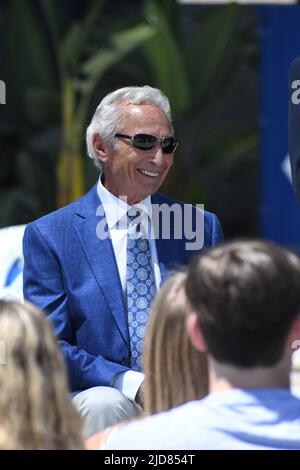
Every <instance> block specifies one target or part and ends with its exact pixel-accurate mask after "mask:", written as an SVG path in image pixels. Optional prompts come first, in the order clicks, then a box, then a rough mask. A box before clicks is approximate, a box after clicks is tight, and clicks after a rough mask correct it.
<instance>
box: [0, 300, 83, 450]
mask: <svg viewBox="0 0 300 470" xmlns="http://www.w3.org/2000/svg"><path fill="white" fill-rule="evenodd" d="M0 342H1V357H0V359H1V360H0V390H1V393H0V449H79V448H83V441H82V435H81V431H82V421H81V418H80V417H79V415H78V414H77V412H76V411H75V409H74V408H73V405H72V402H71V398H70V396H69V393H68V387H67V383H66V375H65V367H64V363H63V360H62V357H61V354H60V351H59V349H58V346H57V343H56V340H55V338H54V336H53V334H52V330H51V327H50V324H49V323H48V322H47V321H46V319H44V318H43V314H42V313H41V312H40V311H39V310H37V309H36V308H35V307H33V306H32V305H31V304H29V303H25V304H24V305H21V304H19V303H17V302H4V301H0Z"/></svg>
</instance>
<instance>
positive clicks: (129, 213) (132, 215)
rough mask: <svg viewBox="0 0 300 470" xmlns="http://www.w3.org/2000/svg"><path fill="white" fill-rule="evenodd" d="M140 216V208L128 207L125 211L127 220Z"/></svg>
mask: <svg viewBox="0 0 300 470" xmlns="http://www.w3.org/2000/svg"><path fill="white" fill-rule="evenodd" d="M140 216H141V210H140V209H138V208H136V207H130V209H129V210H128V211H127V217H128V220H129V222H133V221H134V220H135V219H139V218H140Z"/></svg>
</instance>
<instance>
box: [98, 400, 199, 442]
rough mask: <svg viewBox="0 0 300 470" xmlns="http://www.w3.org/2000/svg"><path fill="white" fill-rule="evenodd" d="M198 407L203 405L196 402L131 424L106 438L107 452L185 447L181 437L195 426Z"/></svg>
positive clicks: (125, 425)
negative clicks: (183, 430) (185, 431)
mask: <svg viewBox="0 0 300 470" xmlns="http://www.w3.org/2000/svg"><path fill="white" fill-rule="evenodd" d="M199 407H200V408H201V402H200V401H198V400H197V401H194V402H190V403H185V404H183V405H181V406H178V407H176V408H173V409H171V410H168V411H165V412H163V413H158V414H155V415H151V416H147V417H144V418H139V419H137V420H132V421H131V422H130V423H128V424H124V425H123V426H122V427H120V428H119V429H116V430H115V431H114V432H112V433H111V434H110V435H109V436H108V437H107V440H106V443H105V450H113V449H119V450H121V449H168V448H176V446H177V445H178V446H181V445H184V441H185V439H181V437H180V436H182V429H188V428H189V426H190V425H192V423H193V422H194V418H195V411H196V410H198V408H199ZM198 415H199V412H198ZM200 415H201V413H200ZM187 423H188V424H187ZM166 431H168V433H167V435H166ZM174 445H175V447H174ZM177 448H181V447H177Z"/></svg>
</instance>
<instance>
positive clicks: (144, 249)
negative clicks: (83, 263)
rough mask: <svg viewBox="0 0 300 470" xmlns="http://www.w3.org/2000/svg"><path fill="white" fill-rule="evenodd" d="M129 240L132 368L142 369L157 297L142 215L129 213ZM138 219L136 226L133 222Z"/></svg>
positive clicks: (128, 269) (129, 313)
mask: <svg viewBox="0 0 300 470" xmlns="http://www.w3.org/2000/svg"><path fill="white" fill-rule="evenodd" d="M127 216H128V224H129V229H128V236H127V268H126V281H127V306H128V325H129V337H130V346H131V367H132V369H133V370H137V371H140V370H142V368H143V365H142V354H143V344H144V336H145V330H146V325H147V322H148V314H149V311H150V306H151V302H152V300H153V297H154V294H155V282H154V275H153V269H152V260H151V251H150V246H149V241H148V239H147V238H146V237H145V236H143V235H142V232H141V230H140V223H139V218H140V211H139V210H137V209H135V208H131V209H130V210H129V211H128V213H127ZM135 219H137V222H136V224H135V225H134V220H135Z"/></svg>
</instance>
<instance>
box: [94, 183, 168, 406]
mask: <svg viewBox="0 0 300 470" xmlns="http://www.w3.org/2000/svg"><path fill="white" fill-rule="evenodd" d="M97 191H98V195H99V198H100V200H101V203H102V206H103V209H104V212H105V216H106V221H107V225H108V230H109V233H110V237H111V241H112V246H113V250H114V254H115V258H116V262H117V266H118V271H119V276H120V281H121V285H122V289H123V293H124V297H125V295H126V262H127V259H126V256H127V235H128V231H130V229H131V226H130V225H129V226H127V223H125V224H124V223H123V224H122V223H121V220H124V216H125V217H127V216H126V214H127V212H128V210H129V209H130V207H132V206H129V205H128V204H127V202H126V201H124V200H122V199H120V198H118V197H116V196H115V195H114V194H112V193H110V192H109V191H108V190H107V189H106V188H105V187H104V186H103V184H102V182H101V175H100V178H99V182H98V186H97ZM134 207H135V208H136V209H140V210H141V216H140V217H139V220H140V224H141V230H143V231H145V232H146V233H148V234H150V236H148V240H149V245H150V250H151V257H152V263H153V273H154V278H155V284H156V288H157V290H158V289H159V287H160V283H161V273H160V269H159V264H158V257H157V250H156V243H155V237H154V235H153V225H152V224H151V220H152V205H151V197H150V196H148V197H147V198H146V199H144V200H143V201H141V202H139V203H138V204H135V205H134ZM126 304H127V299H125V305H126ZM143 380H144V374H143V373H141V372H136V371H132V370H130V371H127V372H124V373H120V374H117V375H116V377H115V378H114V381H113V384H112V385H113V386H114V387H115V388H117V389H118V390H120V391H121V392H122V393H123V394H124V395H125V396H126V397H127V398H129V399H130V400H134V399H135V396H136V393H137V391H138V389H139V387H140V385H141V383H142V382H143Z"/></svg>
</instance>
